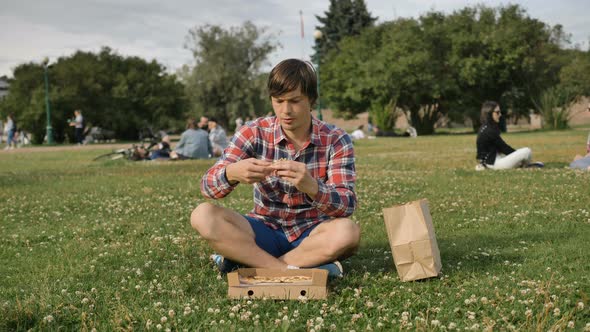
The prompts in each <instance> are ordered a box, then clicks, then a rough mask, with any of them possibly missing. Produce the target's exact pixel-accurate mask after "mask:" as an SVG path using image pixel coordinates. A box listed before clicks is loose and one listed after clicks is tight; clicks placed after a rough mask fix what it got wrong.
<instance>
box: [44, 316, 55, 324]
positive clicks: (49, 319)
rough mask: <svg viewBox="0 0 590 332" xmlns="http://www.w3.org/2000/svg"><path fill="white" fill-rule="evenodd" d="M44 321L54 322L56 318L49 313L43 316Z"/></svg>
mask: <svg viewBox="0 0 590 332" xmlns="http://www.w3.org/2000/svg"><path fill="white" fill-rule="evenodd" d="M43 321H44V322H46V323H51V322H53V321H54V318H53V316H52V315H47V316H45V317H44V318H43Z"/></svg>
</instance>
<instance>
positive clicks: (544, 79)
mask: <svg viewBox="0 0 590 332" xmlns="http://www.w3.org/2000/svg"><path fill="white" fill-rule="evenodd" d="M565 42H567V36H566V35H565V34H564V33H563V31H562V30H561V27H560V26H555V27H549V26H548V25H546V24H545V23H543V22H541V21H539V20H536V19H534V18H530V17H529V16H528V15H527V14H526V12H525V11H524V10H523V9H522V8H521V7H519V6H517V5H509V6H505V7H498V8H489V7H485V6H477V7H467V8H464V9H462V10H459V11H455V12H453V13H451V14H443V13H440V12H435V11H433V12H429V13H426V14H424V15H422V16H421V17H420V18H418V19H413V18H410V19H403V18H402V19H397V20H395V21H392V22H385V23H383V24H380V25H378V26H376V27H373V28H369V29H365V30H364V31H363V32H362V33H361V34H360V35H358V36H349V37H346V38H343V39H342V40H341V41H340V42H339V43H338V48H337V50H336V49H332V50H331V51H330V53H328V55H327V56H326V58H327V60H326V63H325V64H324V65H323V67H322V85H323V93H324V95H323V96H324V98H326V99H328V102H329V103H330V105H332V106H333V107H334V108H335V109H336V110H337V113H338V114H340V115H343V116H345V117H352V116H355V115H356V114H358V113H361V112H364V111H367V110H368V111H369V112H370V113H371V114H372V115H373V117H374V118H380V119H387V117H384V116H383V114H384V113H385V114H390V116H389V118H391V117H393V116H394V113H395V111H396V109H401V110H403V111H404V112H405V113H406V114H407V115H408V118H409V120H410V121H411V123H412V125H413V126H414V127H416V129H417V130H418V133H420V134H430V133H433V132H434V124H435V122H436V121H437V119H438V118H439V117H440V116H441V115H443V114H448V115H449V116H451V117H452V118H455V119H459V120H463V119H464V118H469V119H471V120H472V122H473V124H474V127H477V126H478V125H479V109H480V107H481V104H482V102H483V101H485V100H497V101H499V102H501V103H502V105H504V106H507V107H509V108H510V109H511V110H512V111H513V112H515V113H517V114H519V113H520V114H527V115H528V111H529V109H531V108H533V106H534V105H533V100H534V98H535V97H538V96H539V95H541V94H542V92H543V91H544V90H545V89H547V88H548V87H550V86H552V85H555V84H557V83H558V82H559V73H560V69H561V68H562V67H563V65H564V59H566V58H567V57H564V55H563V50H561V49H560V44H562V43H565ZM566 75H567V72H562V76H566ZM572 84H573V83H572ZM578 85H579V84H578ZM386 122H388V123H387V124H384V123H381V124H378V125H391V124H392V122H391V121H386ZM385 129H391V128H385Z"/></svg>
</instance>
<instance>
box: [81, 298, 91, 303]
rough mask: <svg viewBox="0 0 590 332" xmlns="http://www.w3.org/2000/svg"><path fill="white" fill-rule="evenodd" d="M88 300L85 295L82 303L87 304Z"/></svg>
mask: <svg viewBox="0 0 590 332" xmlns="http://www.w3.org/2000/svg"><path fill="white" fill-rule="evenodd" d="M88 302H90V300H89V299H88V298H87V297H85V298H83V299H82V304H87V303H88Z"/></svg>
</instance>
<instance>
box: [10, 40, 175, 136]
mask: <svg viewBox="0 0 590 332" xmlns="http://www.w3.org/2000/svg"><path fill="white" fill-rule="evenodd" d="M47 74H48V81H49V99H50V106H51V124H52V127H53V130H54V138H55V140H56V141H57V142H62V141H64V139H65V137H66V135H68V133H69V127H68V124H67V119H69V118H72V117H73V112H74V110H76V109H80V110H82V113H83V116H84V118H85V122H86V123H87V124H88V123H91V124H92V125H96V126H100V127H103V128H106V129H109V130H112V131H114V132H115V135H116V137H118V138H122V139H135V138H137V136H138V132H139V131H140V130H141V129H142V128H144V127H145V126H147V125H150V126H153V127H155V128H161V129H163V128H175V127H177V126H179V122H182V120H181V119H182V116H183V114H184V113H185V112H186V100H185V97H184V90H183V87H182V85H181V84H180V83H179V82H178V81H177V80H176V77H175V75H170V74H167V73H166V72H165V68H164V67H163V66H162V65H160V64H159V63H157V62H156V61H151V62H147V61H145V60H143V59H141V58H139V57H123V56H120V55H118V54H117V53H114V52H113V51H112V50H111V49H110V48H108V47H104V48H102V49H101V51H100V52H99V53H98V54H94V53H90V52H82V51H78V52H76V53H75V54H73V55H72V56H67V57H60V58H59V59H58V60H57V62H56V63H55V64H52V65H50V66H49V67H48V68H47ZM44 89H45V88H44V66H43V64H40V63H33V62H31V63H25V64H22V65H19V66H18V67H17V68H16V69H15V70H14V79H13V80H12V81H11V86H10V93H9V94H8V95H7V97H6V98H5V99H4V100H3V101H2V102H1V103H0V110H2V112H3V113H9V112H12V113H14V114H15V116H16V118H17V121H18V123H19V127H21V128H23V129H25V130H27V131H30V132H31V133H32V134H33V140H34V141H35V142H36V143H40V142H42V141H43V138H44V136H45V130H46V108H45V90H44ZM70 136H71V133H70Z"/></svg>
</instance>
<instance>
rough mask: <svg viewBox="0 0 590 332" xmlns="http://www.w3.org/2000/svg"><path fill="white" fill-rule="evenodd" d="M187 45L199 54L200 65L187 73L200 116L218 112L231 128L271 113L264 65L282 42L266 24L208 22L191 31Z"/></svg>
mask: <svg viewBox="0 0 590 332" xmlns="http://www.w3.org/2000/svg"><path fill="white" fill-rule="evenodd" d="M185 47H187V48H188V49H190V50H191V51H192V52H193V56H194V58H195V63H196V64H195V66H194V67H192V68H190V67H188V66H187V67H186V68H185V72H184V74H183V80H184V82H185V85H186V93H187V95H188V96H189V100H190V104H191V110H192V112H193V113H194V114H198V115H209V116H216V117H217V118H218V121H219V122H220V123H221V124H222V125H223V126H224V127H226V128H228V127H229V126H228V125H230V124H233V120H234V119H235V118H237V117H238V116H240V117H248V116H251V117H254V116H259V115H263V114H265V113H266V112H267V110H268V108H267V104H268V96H267V95H266V93H265V91H266V80H265V79H261V74H262V73H261V68H262V66H263V65H264V64H265V62H266V60H267V57H268V55H269V54H270V53H271V52H272V51H273V50H275V49H276V47H278V43H277V42H275V41H274V36H273V35H267V34H266V29H265V28H258V27H256V26H255V25H254V24H252V23H251V22H246V23H244V24H243V25H242V26H241V27H232V28H230V29H229V30H225V29H223V28H222V27H220V26H216V25H204V26H201V27H196V28H193V29H191V30H190V31H189V35H188V37H187V42H186V44H185ZM264 77H267V75H264Z"/></svg>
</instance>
